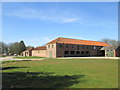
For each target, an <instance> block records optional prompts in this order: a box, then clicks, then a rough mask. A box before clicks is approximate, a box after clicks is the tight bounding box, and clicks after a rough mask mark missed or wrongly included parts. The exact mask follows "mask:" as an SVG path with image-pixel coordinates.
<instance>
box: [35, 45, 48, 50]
mask: <svg viewBox="0 0 120 90" xmlns="http://www.w3.org/2000/svg"><path fill="white" fill-rule="evenodd" d="M33 50H46V46H41V47H36V48H34V49H33Z"/></svg>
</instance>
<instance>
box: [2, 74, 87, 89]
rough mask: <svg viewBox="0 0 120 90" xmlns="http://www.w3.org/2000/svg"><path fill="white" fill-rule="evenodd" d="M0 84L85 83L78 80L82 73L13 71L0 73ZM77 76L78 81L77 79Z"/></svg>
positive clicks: (51, 85)
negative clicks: (63, 73) (60, 73)
mask: <svg viewBox="0 0 120 90" xmlns="http://www.w3.org/2000/svg"><path fill="white" fill-rule="evenodd" d="M2 77H3V78H2V80H3V81H2V85H3V89H4V88H65V87H69V86H71V85H74V84H77V83H85V81H84V80H80V79H81V78H83V77H84V75H71V76H69V75H63V76H60V75H54V73H48V72H46V73H44V72H27V73H24V72H15V73H2ZM78 78H79V81H78Z"/></svg>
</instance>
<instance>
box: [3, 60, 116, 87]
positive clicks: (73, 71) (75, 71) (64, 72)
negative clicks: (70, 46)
mask: <svg viewBox="0 0 120 90" xmlns="http://www.w3.org/2000/svg"><path fill="white" fill-rule="evenodd" d="M2 69H3V70H2V71H3V78H2V79H3V88H117V87H118V60H92V59H91V60H90V59H89V60H87V59H84V60H82V59H81V60H80V59H68V60H65V59H64V60H62V59H49V60H42V61H17V62H9V63H4V64H3V65H2Z"/></svg>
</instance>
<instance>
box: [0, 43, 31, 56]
mask: <svg viewBox="0 0 120 90" xmlns="http://www.w3.org/2000/svg"><path fill="white" fill-rule="evenodd" d="M31 47H32V46H27V47H26V45H25V43H24V41H20V42H14V43H10V44H6V43H4V42H0V55H2V54H5V55H15V54H16V55H20V54H21V52H23V51H25V50H26V49H29V48H31Z"/></svg>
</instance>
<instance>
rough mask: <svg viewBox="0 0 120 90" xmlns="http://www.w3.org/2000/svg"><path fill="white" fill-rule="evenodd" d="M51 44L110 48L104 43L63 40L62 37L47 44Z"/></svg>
mask: <svg viewBox="0 0 120 90" xmlns="http://www.w3.org/2000/svg"><path fill="white" fill-rule="evenodd" d="M52 43H64V44H81V45H94V46H111V45H109V44H107V43H104V42H98V41H89V40H79V39H70V38H63V37H59V38H57V39H54V40H52V41H51V42H49V43H47V44H52Z"/></svg>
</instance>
